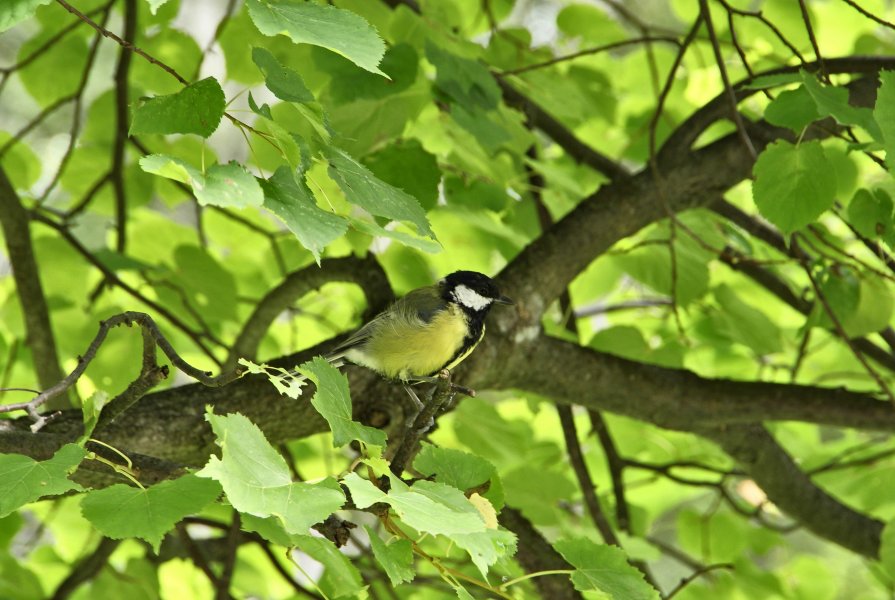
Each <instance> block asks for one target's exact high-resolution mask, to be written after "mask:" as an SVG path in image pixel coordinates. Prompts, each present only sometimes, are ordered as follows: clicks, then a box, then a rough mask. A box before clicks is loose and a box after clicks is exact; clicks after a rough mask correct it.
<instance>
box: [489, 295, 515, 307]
mask: <svg viewBox="0 0 895 600" xmlns="http://www.w3.org/2000/svg"><path fill="white" fill-rule="evenodd" d="M494 301H495V302H497V303H498V304H508V305H510V306H512V305H514V304H516V303H515V302H513V300H512V299H511V298H507V297H506V296H501V297H500V298H495V299H494Z"/></svg>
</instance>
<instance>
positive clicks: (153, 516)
mask: <svg viewBox="0 0 895 600" xmlns="http://www.w3.org/2000/svg"><path fill="white" fill-rule="evenodd" d="M220 493H221V486H219V485H218V484H217V482H215V481H211V480H209V479H202V478H201V477H196V476H195V475H184V476H182V477H178V478H177V479H171V480H168V481H163V482H161V483H158V484H156V485H154V486H152V487H149V488H146V489H140V488H136V487H133V486H130V485H126V484H123V483H119V484H117V485H113V486H110V487H107V488H104V489H101V490H93V491H91V492H89V493H88V494H87V495H85V496H84V499H83V500H82V501H81V512H82V513H83V515H84V518H86V519H87V520H88V521H90V522H91V523H92V524H93V526H94V527H96V528H97V529H98V530H99V531H100V532H101V533H102V534H103V535H105V536H106V537H110V538H112V539H116V540H118V539H122V538H129V537H137V538H140V539H143V540H146V541H147V542H149V544H151V545H152V548H153V549H154V550H155V551H156V552H158V549H159V545H160V544H161V542H162V537H164V535H165V534H166V533H167V532H168V531H170V530H171V529H173V528H174V525H176V524H177V523H178V522H179V521H180V520H181V519H183V518H184V517H186V516H187V515H191V514H193V513H197V512H199V511H200V510H202V509H203V508H205V506H207V505H208V504H210V503H211V502H214V500H215V499H216V498H217V497H218V496H219V495H220Z"/></svg>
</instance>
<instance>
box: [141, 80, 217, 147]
mask: <svg viewBox="0 0 895 600" xmlns="http://www.w3.org/2000/svg"><path fill="white" fill-rule="evenodd" d="M223 115H224V90H222V89H221V84H219V83H218V82H217V80H216V79H215V78H214V77H207V78H206V79H203V80H202V81H197V82H196V83H193V84H190V85H188V86H186V87H185V88H183V89H182V90H181V91H179V92H177V93H176V94H169V95H167V96H156V97H155V98H151V99H149V100H147V101H146V102H144V103H143V104H141V105H140V106H139V107H138V108H137V109H136V110H135V111H134V119H133V121H132V122H131V129H130V134H131V135H139V134H142V133H161V134H168V133H195V134H198V135H201V136H202V137H208V136H210V135H211V134H212V133H214V130H215V129H217V128H218V124H219V123H220V122H221V117H222V116H223Z"/></svg>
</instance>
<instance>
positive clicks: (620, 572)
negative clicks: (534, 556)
mask: <svg viewBox="0 0 895 600" xmlns="http://www.w3.org/2000/svg"><path fill="white" fill-rule="evenodd" d="M553 547H554V548H556V550H557V551H558V552H559V553H560V554H562V556H563V558H565V559H566V560H567V561H568V562H569V564H571V565H572V566H573V567H575V572H574V573H572V583H573V584H575V589H576V590H579V591H582V592H587V591H599V592H603V593H604V594H607V595H608V596H609V597H610V598H615V599H616V600H657V599H658V598H659V592H657V591H656V590H655V588H653V587H652V586H650V585H649V584H648V583H647V582H646V580H644V578H643V573H641V572H640V571H638V570H637V569H635V568H634V567H632V566H631V565H630V564H628V558H627V556H625V553H624V552H623V551H622V550H621V549H619V548H616V547H615V546H605V545H599V544H595V543H594V542H592V541H590V540H588V539H586V538H574V539H564V540H560V541H558V542H556V543H555V544H554V545H553Z"/></svg>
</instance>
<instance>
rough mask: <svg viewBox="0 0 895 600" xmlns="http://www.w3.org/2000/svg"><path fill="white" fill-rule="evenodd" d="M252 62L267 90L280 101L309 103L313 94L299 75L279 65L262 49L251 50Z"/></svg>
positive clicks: (278, 62) (274, 58) (275, 58)
mask: <svg viewBox="0 0 895 600" xmlns="http://www.w3.org/2000/svg"><path fill="white" fill-rule="evenodd" d="M252 60H253V61H255V64H256V65H258V68H259V69H261V72H262V73H264V78H265V84H266V85H267V89H269V90H270V91H271V92H273V95H274V96H276V97H277V98H279V99H280V100H286V101H287V102H311V101H312V100H314V94H312V93H311V90H309V89H308V86H306V85H305V82H304V80H303V79H302V78H301V75H299V74H298V73H296V72H295V71H293V70H292V69H290V68H289V67H287V66H285V65H283V64H282V63H280V61H278V60H277V57H275V56H274V55H273V54H271V53H270V52H269V51H268V50H266V49H264V48H252Z"/></svg>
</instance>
